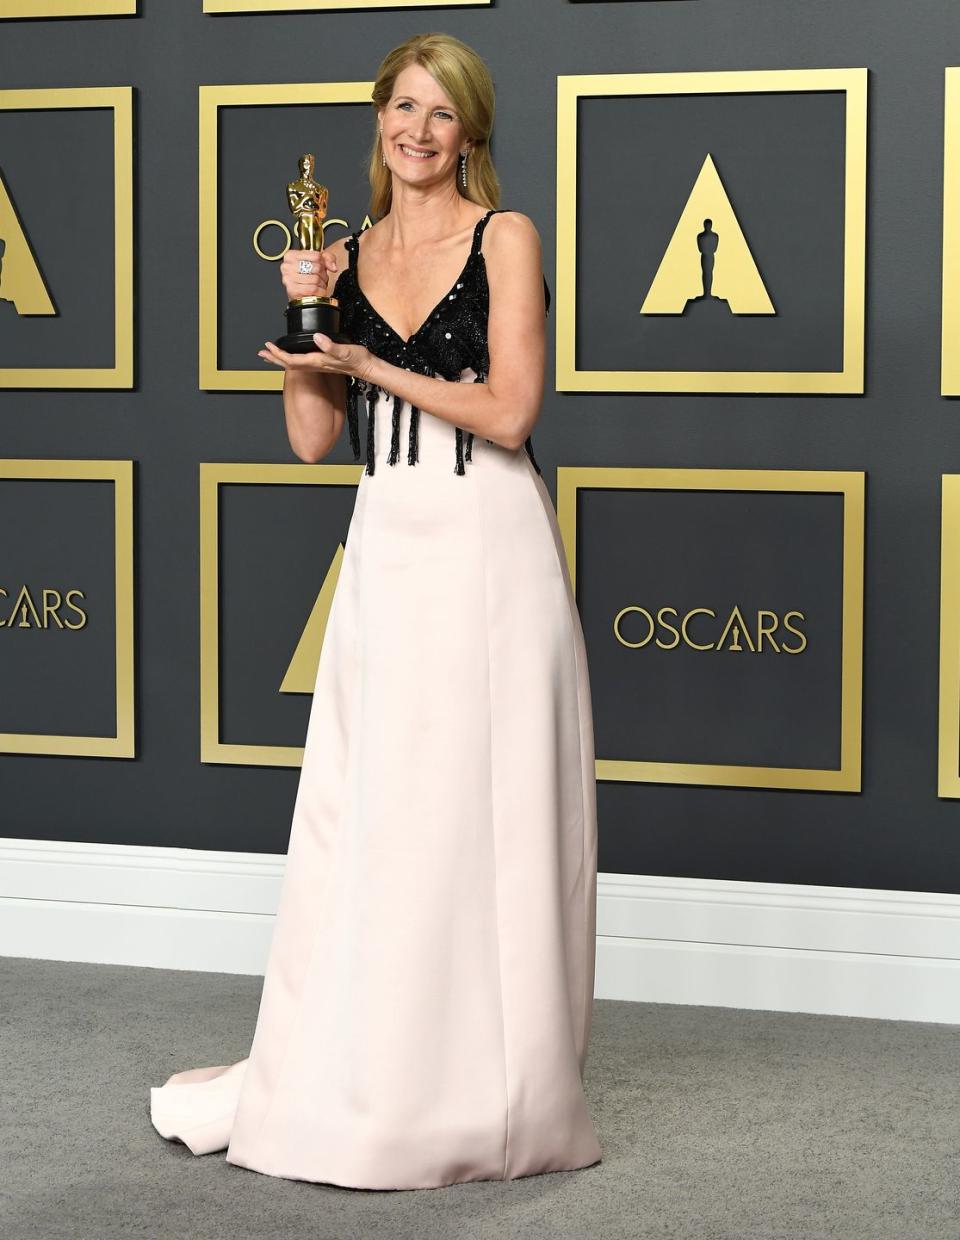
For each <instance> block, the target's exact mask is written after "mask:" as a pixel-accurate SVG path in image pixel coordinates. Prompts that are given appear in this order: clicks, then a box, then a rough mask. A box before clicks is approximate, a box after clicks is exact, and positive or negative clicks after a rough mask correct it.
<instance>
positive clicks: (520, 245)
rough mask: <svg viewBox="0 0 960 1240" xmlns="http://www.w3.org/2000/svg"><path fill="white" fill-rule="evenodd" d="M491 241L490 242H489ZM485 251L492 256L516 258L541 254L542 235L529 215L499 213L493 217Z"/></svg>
mask: <svg viewBox="0 0 960 1240" xmlns="http://www.w3.org/2000/svg"><path fill="white" fill-rule="evenodd" d="M488 239H489V240H488ZM484 242H485V244H484V247H483V248H484V251H485V252H486V253H487V254H489V255H491V256H495V257H498V256H501V255H502V256H503V257H509V258H516V257H517V256H519V255H522V254H530V255H537V256H539V254H540V234H539V233H538V232H537V226H536V224H534V222H533V220H532V219H531V218H530V216H529V215H524V214H523V212H522V211H498V212H497V214H496V215H494V216H491V218H490V220H489V222H488V224H487V227H486V230H485V236H484Z"/></svg>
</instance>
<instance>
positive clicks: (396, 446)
mask: <svg viewBox="0 0 960 1240" xmlns="http://www.w3.org/2000/svg"><path fill="white" fill-rule="evenodd" d="M473 382H474V383H485V382H486V376H485V375H483V374H478V375H477V376H476V377H475V378H474V380H473ZM364 386H366V402H367V461H366V468H365V471H364V472H365V473H367V474H372V473H373V472H374V469H375V461H376V415H377V402H378V400H379V399H380V389H379V387H377V386H376V384H369V385H364V384H363V381H362V380H359V379H357V378H355V377H354V376H353V375H348V376H347V400H346V404H347V425H348V427H349V430H350V447H351V449H352V450H353V459H354V460H355V461H359V460H360V415H359V404H360V395H361V391H362V390H363V388H364ZM402 407H403V400H402V399H401V397H399V396H397V395H394V397H393V409H392V418H391V425H390V453H389V455H388V457H387V464H388V465H396V463H397V462H398V461H399V459H400V410H401V409H402ZM419 425H420V410H419V409H418V408H417V406H416V405H411V406H410V431H409V435H408V438H407V464H408V465H416V463H417V462H418V461H419V459H420V444H419V437H418V430H419ZM454 431H455V454H454V455H455V461H454V468H453V472H454V473H455V474H460V475H463V474H465V473H466V472H467V471H466V467H465V464H464V462H466V461H472V460H473V440H474V432H473V431H467V432H464V430H463V428H462V427H459V426H457V427H455V428H454ZM464 440H466V442H464ZM492 442H493V441H492V440H490V439H488V440H487V443H492ZM523 446H524V449H525V450H526V453H527V456H528V457H529V458H530V463H531V464H532V465H533V468H534V469H535V470H536V472H537V473H538V474H540V473H541V472H542V471H541V469H540V466H539V465H538V464H537V459H536V457H535V456H534V455H533V438H532V436H530V435H528V436H527V438H526V439H525V440H524V443H523Z"/></svg>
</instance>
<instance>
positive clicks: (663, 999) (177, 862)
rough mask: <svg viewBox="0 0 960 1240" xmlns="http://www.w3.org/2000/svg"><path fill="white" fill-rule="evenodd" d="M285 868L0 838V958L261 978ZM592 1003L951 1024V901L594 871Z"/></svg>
mask: <svg viewBox="0 0 960 1240" xmlns="http://www.w3.org/2000/svg"><path fill="white" fill-rule="evenodd" d="M285 863H286V857H285V856H283V855H280V856H276V855H264V854H262V853H234V852H208V851H204V850H200V849H192V848H145V847H139V846H137V845H116V844H70V843H49V842H47V841H44V840H2V839H0V955H2V956H26V957H32V958H36V959H44V960H72V961H84V962H88V963H95V964H126V965H138V966H146V967H151V968H161V969H196V970H199V971H203V972H216V973H247V974H262V973H263V970H264V968H265V966H266V960H267V952H268V949H269V946H270V936H271V933H272V928H273V914H274V911H275V909H276V906H277V898H278V895H279V889H280V881H281V878H282V876H283V869H284V865H285ZM596 995H597V998H598V999H627V1000H638V1001H642V1002H647V1003H690V1004H709V1005H714V1006H719V1007H736V1008H755V1009H759V1008H764V1009H771V1010H775V1011H787V1012H814V1013H829V1014H832V1015H840V1016H868V1017H877V1018H882V1019H888V1020H916V1021H934V1022H945V1023H949V1024H960V896H958V895H951V894H943V893H936V892H915V891H875V890H872V889H861V888H856V887H808V886H799V885H794V884H791V883H748V882H727V881H722V880H712V879H699V878H668V877H659V876H633V875H622V874H600V875H599V877H598V883H597V985H596Z"/></svg>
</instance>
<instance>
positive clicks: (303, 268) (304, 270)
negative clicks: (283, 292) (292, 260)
mask: <svg viewBox="0 0 960 1240" xmlns="http://www.w3.org/2000/svg"><path fill="white" fill-rule="evenodd" d="M297 270H298V271H299V272H300V274H301V275H302V276H308V275H309V274H310V272H311V271H313V263H312V262H311V261H310V259H309V258H301V259H300V263H299V265H298V267H297Z"/></svg>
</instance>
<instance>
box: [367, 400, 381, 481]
mask: <svg viewBox="0 0 960 1240" xmlns="http://www.w3.org/2000/svg"><path fill="white" fill-rule="evenodd" d="M379 399H380V389H379V388H378V387H376V386H373V387H368V388H367V469H366V472H367V473H368V474H372V473H373V471H374V469H375V467H376V465H375V463H376V448H375V446H374V445H375V442H376V441H375V439H374V432H375V430H376V423H377V401H378V400H379Z"/></svg>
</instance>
